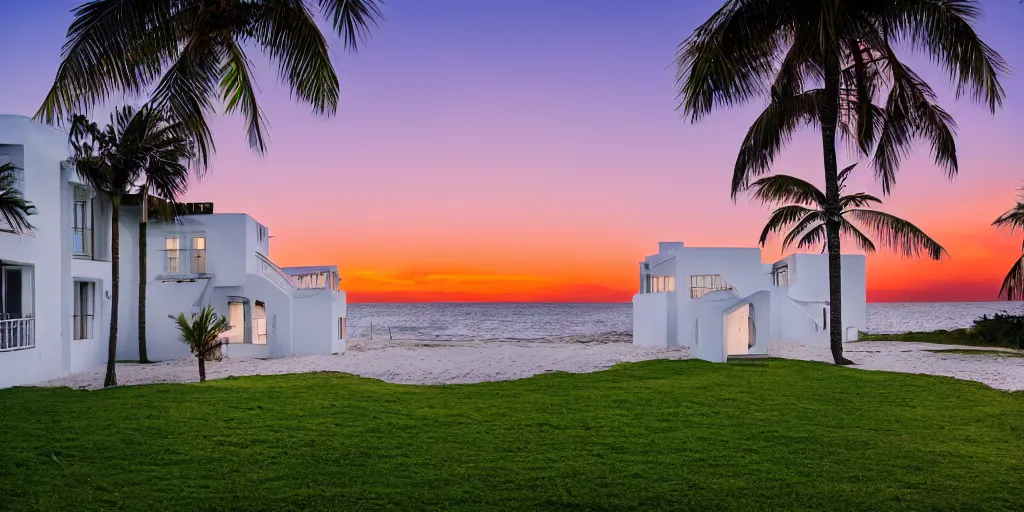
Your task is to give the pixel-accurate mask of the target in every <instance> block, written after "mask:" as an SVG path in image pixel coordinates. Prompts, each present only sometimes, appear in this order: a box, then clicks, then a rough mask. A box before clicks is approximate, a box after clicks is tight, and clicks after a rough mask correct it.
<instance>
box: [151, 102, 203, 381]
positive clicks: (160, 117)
mask: <svg viewBox="0 0 1024 512" xmlns="http://www.w3.org/2000/svg"><path fill="white" fill-rule="evenodd" d="M139 116H142V117H143V123H141V126H143V130H145V132H144V133H140V134H139V135H138V136H139V137H140V139H141V140H143V141H145V142H144V144H145V146H146V151H147V153H148V154H147V156H146V159H145V166H144V167H143V168H142V172H141V175H140V178H141V179H142V184H141V185H140V186H139V190H138V194H139V196H140V199H141V204H142V220H141V221H140V222H139V316H138V323H139V324H138V327H139V362H140V363H148V362H149V355H148V353H147V351H146V257H147V255H146V251H147V246H146V233H147V231H148V230H147V225H148V224H149V211H150V203H151V201H150V199H149V198H150V195H156V196H158V197H160V198H163V199H165V200H167V201H169V202H171V203H174V202H175V201H176V200H177V198H178V197H180V196H181V195H182V194H184V193H185V190H186V189H187V188H188V177H189V164H190V162H191V161H192V158H194V157H195V152H194V150H193V145H192V143H191V141H190V139H189V138H188V136H187V133H186V132H185V131H184V130H183V127H182V125H181V124H180V123H172V122H169V121H168V120H167V119H166V118H165V117H164V114H163V113H162V112H161V111H160V110H157V109H153V108H143V109H142V110H140V111H139Z"/></svg>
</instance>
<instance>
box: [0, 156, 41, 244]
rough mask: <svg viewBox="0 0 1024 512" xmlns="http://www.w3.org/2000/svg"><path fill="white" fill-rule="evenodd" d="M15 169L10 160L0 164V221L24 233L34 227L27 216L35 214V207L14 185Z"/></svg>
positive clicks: (21, 233)
mask: <svg viewBox="0 0 1024 512" xmlns="http://www.w3.org/2000/svg"><path fill="white" fill-rule="evenodd" d="M16 170H18V167H17V166H15V165H14V164H12V163H10V162H8V163H4V164H0V221H3V222H4V224H6V227H7V228H9V229H10V230H12V231H14V232H15V233H17V234H20V235H24V234H28V233H30V232H31V231H32V230H33V229H35V228H34V227H33V226H32V224H31V223H29V221H28V217H29V216H30V215H35V214H36V207H35V206H33V205H32V203H30V202H28V201H26V200H25V197H24V195H22V193H21V191H20V190H18V188H17V187H16V186H15V185H16V181H15V175H14V171H16Z"/></svg>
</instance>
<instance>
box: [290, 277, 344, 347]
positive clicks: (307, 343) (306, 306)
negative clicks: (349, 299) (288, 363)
mask: <svg viewBox="0 0 1024 512" xmlns="http://www.w3.org/2000/svg"><path fill="white" fill-rule="evenodd" d="M333 299H334V297H333V296H332V295H331V291H330V290H320V291H318V292H316V294H315V295H309V296H305V297H296V298H295V308H294V312H295V327H294V338H293V346H292V350H293V352H294V353H295V354H330V353H331V350H332V341H333V340H334V339H335V338H336V337H337V334H336V331H337V327H336V326H334V325H333V324H334V323H336V322H337V320H334V318H333V316H332V315H333V314H334V304H333Z"/></svg>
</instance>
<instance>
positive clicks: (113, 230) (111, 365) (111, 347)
mask: <svg viewBox="0 0 1024 512" xmlns="http://www.w3.org/2000/svg"><path fill="white" fill-rule="evenodd" d="M112 202H113V208H112V215H111V219H110V222H111V226H110V256H111V257H110V287H111V290H110V340H109V341H108V344H107V375H106V376H105V377H104V378H103V387H105V388H106V387H110V386H116V385H117V370H116V362H117V304H118V297H119V296H120V286H121V276H120V269H119V266H120V263H121V260H120V255H119V254H118V252H119V251H118V248H119V245H120V243H121V228H120V226H119V222H120V214H121V199H120V198H116V197H115V198H113V201H112Z"/></svg>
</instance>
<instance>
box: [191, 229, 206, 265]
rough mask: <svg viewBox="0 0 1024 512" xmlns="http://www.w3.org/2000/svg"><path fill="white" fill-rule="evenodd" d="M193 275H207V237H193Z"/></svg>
mask: <svg viewBox="0 0 1024 512" xmlns="http://www.w3.org/2000/svg"><path fill="white" fill-rule="evenodd" d="M191 259H192V273H193V274H205V273H206V237H204V236H194V237H192V258H191Z"/></svg>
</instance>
